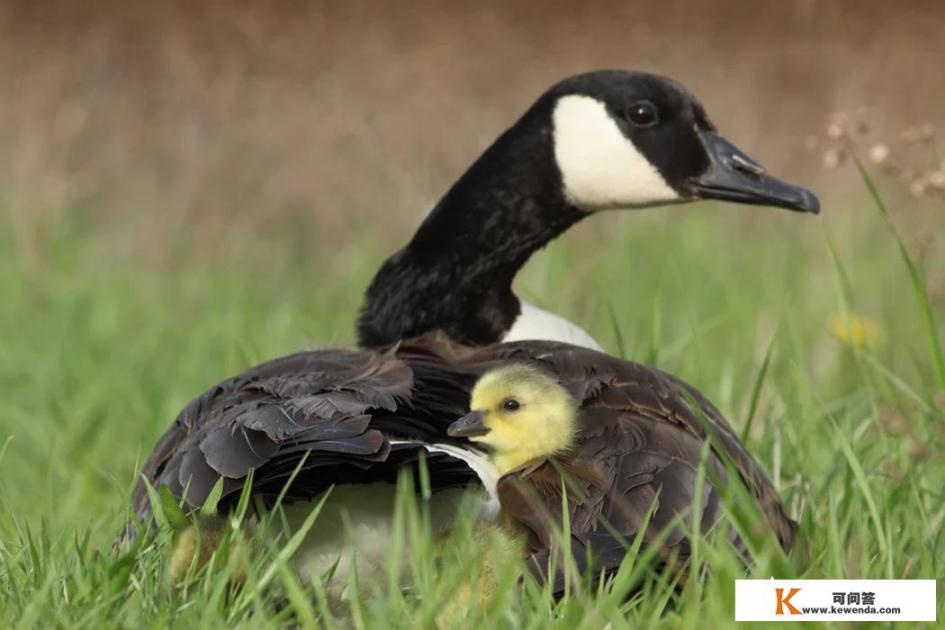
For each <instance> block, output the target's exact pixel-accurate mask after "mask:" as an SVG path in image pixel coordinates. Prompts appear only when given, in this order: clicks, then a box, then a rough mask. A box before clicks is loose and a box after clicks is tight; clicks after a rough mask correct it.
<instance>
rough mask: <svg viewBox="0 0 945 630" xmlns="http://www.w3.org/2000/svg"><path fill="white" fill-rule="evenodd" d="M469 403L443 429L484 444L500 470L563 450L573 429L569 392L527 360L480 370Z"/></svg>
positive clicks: (574, 408)
mask: <svg viewBox="0 0 945 630" xmlns="http://www.w3.org/2000/svg"><path fill="white" fill-rule="evenodd" d="M469 408H470V412H469V413H468V414H466V415H465V416H463V417H462V418H460V419H459V420H457V421H456V422H454V423H453V424H451V425H450V426H449V428H448V429H447V433H448V434H449V435H451V436H456V437H466V438H468V439H470V440H472V441H473V442H477V443H479V444H484V445H485V446H488V447H489V448H490V449H491V451H492V455H491V456H492V460H493V463H494V464H495V466H496V468H497V469H498V472H499V474H500V475H504V474H505V473H507V472H509V471H510V470H512V469H514V468H517V467H519V466H521V465H522V464H524V463H526V462H529V461H531V460H534V459H539V458H547V457H551V456H552V455H554V454H555V453H560V452H561V451H565V450H567V449H568V448H570V447H571V445H572V443H573V442H574V436H575V434H576V432H577V405H576V404H575V402H574V400H573V399H572V398H571V395H570V394H569V393H568V391H567V390H566V389H565V388H564V387H562V386H561V384H559V383H558V381H557V380H555V379H554V378H553V377H552V376H550V375H548V374H546V373H545V372H543V371H541V370H539V369H537V368H534V367H530V366H528V365H523V364H512V365H508V366H504V367H501V368H497V369H495V370H492V371H490V372H487V373H485V374H483V375H482V377H481V378H480V379H479V381H478V382H477V383H476V385H475V387H474V388H473V391H472V397H471V398H470V402H469Z"/></svg>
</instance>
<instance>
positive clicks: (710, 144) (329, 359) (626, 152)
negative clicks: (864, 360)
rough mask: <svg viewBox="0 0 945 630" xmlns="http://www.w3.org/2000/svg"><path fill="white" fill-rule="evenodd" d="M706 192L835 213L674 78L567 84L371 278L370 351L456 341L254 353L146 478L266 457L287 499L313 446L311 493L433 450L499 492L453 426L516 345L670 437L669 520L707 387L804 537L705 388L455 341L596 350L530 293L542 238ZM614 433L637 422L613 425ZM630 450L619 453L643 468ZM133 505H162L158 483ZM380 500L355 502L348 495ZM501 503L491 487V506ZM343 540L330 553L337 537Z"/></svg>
mask: <svg viewBox="0 0 945 630" xmlns="http://www.w3.org/2000/svg"><path fill="white" fill-rule="evenodd" d="M699 198H714V199H728V200H732V201H737V202H744V203H756V204H760V205H772V206H779V207H785V208H789V209H793V210H799V211H804V212H817V211H818V203H817V199H816V197H814V196H813V195H812V194H811V193H809V192H808V191H806V190H804V189H801V188H797V187H795V186H791V185H789V184H785V183H783V182H780V181H779V180H777V179H775V178H773V177H771V176H769V175H768V174H767V173H765V171H764V169H762V168H761V167H760V166H759V165H758V164H757V163H755V162H754V161H753V160H751V159H750V158H748V157H747V156H746V155H744V154H743V153H741V152H740V151H739V150H738V149H736V148H735V147H734V146H732V145H731V144H729V143H728V142H727V141H725V140H724V139H722V138H721V137H720V136H719V135H717V134H716V133H715V130H714V127H713V126H712V125H711V123H709V121H708V118H707V117H706V114H705V112H704V110H703V108H702V106H701V105H700V104H699V103H698V102H697V101H696V100H695V98H694V97H693V96H692V95H691V94H689V92H687V91H686V90H685V89H684V88H683V87H681V86H680V85H678V84H677V83H675V82H673V81H670V80H668V79H664V78H661V77H656V76H653V75H647V74H638V73H629V72H620V71H604V72H596V73H590V74H585V75H579V76H576V77H572V78H570V79H566V80H565V81H562V82H561V83H559V84H557V85H556V86H554V87H552V88H551V89H550V90H549V91H548V92H546V93H545V94H544V95H543V96H542V97H540V98H539V100H538V101H537V102H536V103H535V104H534V105H533V106H532V107H531V108H530V109H529V110H528V112H526V113H525V115H524V116H523V117H522V118H521V119H520V120H519V121H518V122H517V123H516V124H515V125H513V126H512V127H511V128H510V129H509V130H507V131H506V132H505V133H503V134H502V135H501V136H500V137H499V139H498V140H497V141H496V142H495V143H494V144H493V145H492V146H491V147H490V148H489V149H487V150H486V151H485V152H484V153H483V155H482V156H481V157H480V158H479V159H478V160H477V161H476V162H475V163H474V164H473V165H472V167H470V169H469V170H468V171H467V172H466V173H465V174H464V175H463V176H462V177H461V178H460V179H459V181H458V182H457V183H456V184H455V185H454V186H453V187H452V188H451V189H450V190H449V191H448V192H447V194H446V195H445V196H444V198H443V199H442V200H441V201H440V202H439V203H438V204H437V205H436V207H435V208H434V209H433V210H432V211H431V213H430V215H429V216H428V217H427V218H426V220H425V221H424V222H423V224H422V225H421V226H420V228H419V230H418V231H417V233H416V234H415V236H414V237H413V239H412V240H411V242H410V243H409V244H408V245H407V247H405V248H404V249H403V250H401V251H399V252H397V253H396V254H394V255H393V256H392V257H391V258H390V259H389V260H388V261H387V262H386V263H384V265H383V266H382V268H381V269H380V271H379V272H378V274H377V275H376V277H375V279H374V281H373V282H372V284H371V286H370V288H369V289H368V291H367V295H366V299H365V304H364V307H363V309H362V312H361V316H360V318H359V322H358V334H359V339H360V342H361V344H362V345H363V346H366V347H381V346H389V345H391V344H396V343H397V342H399V341H400V340H401V339H406V338H408V337H412V336H414V335H420V334H423V333H429V332H431V331H435V330H440V331H443V332H445V333H446V335H448V337H449V339H447V338H445V337H442V336H426V337H423V338H421V339H419V340H417V341H414V342H411V343H410V344H407V345H404V346H401V347H400V348H393V349H389V350H385V351H367V350H365V351H361V352H355V351H344V350H326V351H321V352H307V353H300V354H296V355H292V356H289V357H285V358H282V359H276V360H274V361H270V362H267V363H264V364H262V365H259V366H256V367H254V368H250V369H249V370H247V371H246V372H244V373H242V374H240V375H238V376H236V377H234V378H231V379H228V380H226V381H223V382H222V383H220V384H218V385H217V386H215V387H214V388H212V389H211V390H209V391H208V392H206V393H204V394H203V395H201V396H200V397H198V398H197V399H195V400H194V401H193V402H191V403H190V405H188V406H187V407H186V408H185V409H184V410H183V411H182V412H181V414H180V415H179V416H178V418H177V420H176V421H175V423H174V424H173V425H172V427H171V428H170V429H169V430H168V432H167V433H165V435H164V436H163V437H162V438H161V440H160V441H159V442H158V444H157V445H156V447H155V449H154V451H153V452H152V454H151V456H150V457H149V459H148V461H147V462H146V464H145V466H144V468H143V470H142V474H143V477H144V478H145V479H146V480H147V481H148V482H150V483H152V484H153V485H156V486H158V485H166V486H168V487H169V488H170V490H171V492H172V493H173V494H174V495H175V496H178V497H181V498H183V499H184V501H185V502H186V503H187V504H189V505H191V506H194V507H197V506H200V505H202V503H203V502H204V501H205V499H206V498H207V496H208V495H209V492H210V489H211V488H212V487H213V485H214V483H215V482H216V481H217V480H218V479H220V478H222V479H223V497H222V504H223V506H224V507H225V506H226V505H228V504H230V503H232V501H233V498H234V497H235V496H236V495H237V494H238V491H239V490H240V488H241V487H242V485H243V483H244V481H245V479H246V475H247V473H248V471H249V470H250V469H253V470H255V471H256V473H255V476H254V481H253V492H254V493H255V494H257V495H258V496H260V497H262V498H267V497H268V498H272V497H274V496H276V495H277V494H278V493H279V491H280V490H281V489H282V486H283V484H284V483H285V482H286V480H287V479H288V478H289V476H290V475H291V473H292V471H293V470H294V469H295V466H296V465H297V464H298V462H299V460H300V458H301V457H303V456H306V454H307V459H306V460H305V464H304V467H303V468H302V470H301V472H300V474H299V476H298V477H297V478H296V480H295V483H293V485H292V487H291V488H290V489H289V491H288V494H287V498H289V499H291V500H299V501H303V500H307V499H312V498H313V497H316V496H318V495H319V494H321V493H322V492H324V491H325V490H326V489H327V488H328V487H329V486H331V485H333V484H336V483H337V484H339V485H342V486H344V485H354V484H366V483H374V482H393V481H394V480H395V479H396V477H397V475H398V473H399V472H400V471H401V469H403V468H405V467H411V466H413V465H414V464H415V463H416V461H417V460H418V458H419V457H420V453H421V452H427V454H426V462H427V465H428V467H429V468H430V470H431V481H432V484H433V487H434V490H437V491H439V490H443V489H447V488H453V487H461V486H465V485H468V484H480V483H481V484H482V485H483V486H484V487H486V488H487V489H491V488H493V487H494V486H495V484H494V483H492V481H491V480H490V475H494V472H491V471H490V470H489V467H487V466H484V465H483V461H484V458H483V457H482V456H481V454H479V453H478V452H477V451H475V450H474V449H471V448H470V447H469V445H468V444H466V443H464V442H463V441H461V440H451V439H450V438H449V437H448V436H447V434H446V429H447V427H448V425H449V424H450V423H451V422H452V421H454V420H455V419H456V418H458V417H459V416H461V415H462V414H463V413H464V412H465V410H466V405H467V402H468V396H469V389H470V387H471V386H472V384H473V382H474V380H475V378H476V377H477V376H478V375H479V374H480V373H481V372H482V371H483V370H484V369H485V368H486V367H490V366H491V367H494V366H495V365H497V364H498V363H501V362H503V361H507V360H510V359H515V360H520V361H524V362H528V361H538V362H543V363H544V364H546V367H548V368H549V369H550V371H551V373H553V374H555V375H556V376H557V377H558V378H559V380H561V382H562V384H564V386H565V387H567V388H568V389H569V391H572V390H573V394H574V396H575V400H576V401H578V402H580V404H581V405H582V414H581V417H582V419H583V420H582V422H584V423H585V424H586V423H587V422H589V420H588V418H590V419H593V418H595V417H598V416H600V415H607V418H608V419H610V423H609V424H606V423H604V424H595V423H593V422H591V423H590V424H587V426H586V427H584V429H582V431H583V433H582V435H584V433H586V434H587V436H588V437H586V439H588V440H590V439H594V438H595V436H597V437H599V434H598V433H595V432H602V433H606V434H607V439H608V440H617V439H624V440H628V441H629V442H630V443H636V442H634V440H640V439H643V440H646V441H647V443H653V444H655V446H653V449H655V454H651V453H647V454H646V456H645V457H641V458H639V460H640V461H639V462H638V463H637V464H636V465H637V466H641V467H644V468H645V470H641V471H638V476H637V477H634V478H633V479H634V480H635V481H634V483H636V482H637V481H639V484H640V485H639V486H634V487H633V488H627V490H628V492H631V493H636V494H634V496H642V495H643V494H647V493H648V494H647V496H648V497H649V499H647V501H646V502H647V505H649V500H651V499H652V496H653V494H654V493H655V492H656V490H657V488H658V487H660V486H659V484H661V483H663V482H665V483H666V484H667V485H666V488H664V490H663V495H662V496H661V506H665V509H664V507H661V510H663V511H662V513H661V518H663V517H664V516H665V518H666V519H667V520H671V518H672V516H673V515H676V514H680V513H682V511H684V510H686V509H688V506H689V505H690V504H691V501H692V496H691V495H692V492H693V488H692V487H691V486H686V476H685V471H686V464H685V463H679V462H676V461H675V460H673V459H672V458H673V457H676V456H677V455H676V450H675V449H682V450H681V451H680V452H682V453H683V454H684V455H685V456H686V457H688V456H690V455H693V454H696V455H697V454H698V452H699V448H698V447H699V446H700V445H702V444H704V443H705V439H706V432H705V429H704V427H703V425H702V424H701V423H700V422H699V421H697V419H696V417H695V416H694V415H693V412H692V411H691V410H689V408H688V405H687V404H686V399H687V398H690V397H691V398H694V399H695V400H696V401H697V403H698V407H699V408H700V409H699V411H700V414H704V415H705V416H707V417H708V418H709V421H710V425H711V428H712V433H713V434H715V433H717V434H718V435H714V436H713V437H715V439H716V441H717V443H716V442H713V448H714V449H716V450H714V451H713V452H716V453H724V455H725V456H726V457H727V458H731V459H732V460H734V461H735V462H736V464H737V467H738V471H739V474H740V475H741V476H742V477H743V478H744V479H745V481H746V482H747V483H748V485H749V487H750V488H751V489H752V491H753V492H754V493H755V495H756V496H757V497H758V500H759V504H760V505H761V507H762V509H763V511H764V513H765V514H766V517H767V519H768V521H769V524H770V526H771V528H772V529H773V530H774V531H775V532H776V533H777V535H778V538H779V540H781V542H782V544H784V545H786V546H788V545H790V541H791V539H792V535H793V522H792V521H790V519H788V518H787V516H785V514H784V512H783V509H782V506H781V504H780V502H779V500H778V498H777V495H776V493H775V491H774V489H773V487H772V486H771V484H770V482H768V480H767V479H766V477H765V475H764V473H763V472H762V470H761V469H760V467H759V466H758V465H757V464H756V463H755V462H754V460H753V459H752V458H751V456H750V455H749V454H748V453H747V452H746V451H745V450H744V448H743V447H742V446H741V445H740V444H739V443H738V440H737V438H736V437H735V435H734V433H733V432H732V431H731V429H730V428H729V427H728V425H727V424H726V423H725V420H724V419H723V418H722V417H721V416H720V415H719V414H718V413H717V412H716V411H715V410H714V408H712V407H711V405H710V404H709V403H708V402H706V401H705V400H704V399H703V398H702V397H701V396H699V395H698V393H697V392H695V391H694V390H692V389H691V388H689V387H688V386H685V385H683V384H682V383H680V382H678V381H676V380H675V379H673V378H672V377H669V376H667V375H664V374H662V373H660V372H657V371H655V370H650V369H648V368H645V367H643V366H639V365H636V364H632V363H626V362H621V361H616V360H615V359H612V358H610V357H607V356H606V355H603V354H599V353H595V352H589V351H582V350H579V349H578V348H575V347H572V346H566V345H558V344H554V343H547V342H545V343H541V342H528V343H525V342H519V343H516V344H511V345H491V346H486V347H485V348H483V349H482V350H481V353H482V354H476V352H480V351H475V350H469V349H462V348H460V347H459V346H456V347H454V346H453V345H452V342H451V340H453V341H459V342H463V343H466V344H473V345H477V344H478V345H482V344H489V343H492V342H497V341H501V340H505V341H511V340H515V339H526V338H544V339H551V340H554V339H558V340H562V341H567V342H571V343H574V344H577V345H581V346H585V347H591V348H594V347H597V344H596V342H594V340H593V339H592V338H591V337H590V336H589V335H588V334H587V333H586V332H584V331H582V330H580V329H579V328H578V327H576V326H575V325H573V324H571V323H570V322H566V321H565V320H563V319H561V318H558V317H557V316H554V315H552V314H550V313H546V312H544V311H541V310H540V309H536V308H534V307H531V306H529V305H527V304H525V303H524V302H521V301H520V300H518V298H516V297H515V295H514V293H513V292H512V290H511V283H512V279H513V278H514V276H515V274H516V273H517V272H518V270H519V269H520V268H521V266H522V265H524V263H525V262H526V260H527V259H528V257H529V256H530V255H531V254H532V253H533V252H534V251H536V250H537V249H539V248H540V247H542V246H544V245H545V244H547V243H548V242H549V241H550V240H552V239H553V238H555V237H556V236H557V235H559V234H560V233H562V232H563V231H564V230H566V229H567V228H568V227H569V226H571V225H573V224H574V223H576V222H577V221H579V220H581V219H582V218H584V217H585V216H587V215H588V214H590V213H593V212H596V211H598V210H604V209H609V208H620V207H634V208H635V207H646V206H652V205H661V204H667V203H680V202H683V201H688V200H693V199H699ZM608 366H609V367H608ZM589 405H590V407H588V406H589ZM588 408H589V409H590V411H588ZM634 414H635V415H634ZM624 416H627V417H629V418H637V422H638V423H640V424H641V425H645V426H644V427H643V428H641V427H637V426H636V425H635V424H634V422H631V421H629V420H627V421H624V420H623V419H622V418H623V417H624ZM615 417H619V418H620V420H619V421H615V420H614V418H615ZM647 419H649V420H647ZM602 422H603V421H602ZM647 422H649V423H650V424H647ZM628 423H629V424H628ZM651 425H652V426H651ZM582 426H583V425H582ZM627 427H629V428H627ZM614 430H617V431H618V432H620V431H624V430H626V431H627V432H628V433H627V435H626V436H623V435H622V434H619V435H610V433H612V432H613V431H614ZM581 439H585V438H581ZM660 448H662V449H664V450H663V451H660V450H659V449H660ZM686 449H689V450H686ZM661 457H662V459H660V458H661ZM622 461H623V460H621V462H620V463H619V465H621V466H624V465H627V466H630V465H631V464H629V463H628V464H624V463H622ZM683 461H684V462H690V463H691V461H695V460H691V459H684V460H683ZM602 465H617V463H615V462H613V461H610V463H606V462H604V463H602ZM661 466H662V468H661ZM677 469H678V470H677ZM647 470H648V471H650V472H646V471H647ZM664 471H668V472H665V474H663V473H664ZM480 480H482V481H480ZM673 484H675V485H673ZM667 493H668V494H667ZM707 496H708V498H707V499H706V500H707V501H708V500H710V499H711V500H712V501H714V503H710V504H708V505H707V509H706V510H705V514H706V515H707V516H706V518H710V516H711V515H715V517H717V516H718V495H717V494H716V493H713V492H711V491H710V492H709V494H708V495H707ZM641 501H642V499H641ZM133 502H134V506H135V510H136V513H137V514H138V515H139V516H140V517H141V518H146V517H147V516H148V513H149V505H148V501H147V494H146V492H145V488H144V486H143V484H139V486H138V488H137V489H136V491H135V495H134V498H133ZM363 503H364V502H363V501H358V500H357V499H354V500H353V504H352V506H351V507H352V509H356V508H357V507H364V506H363ZM496 505H497V501H496V497H495V496H492V497H491V498H490V500H489V501H488V502H487V506H491V508H495V507H496ZM520 505H524V503H520ZM300 509H303V510H304V509H305V507H304V505H302V507H301V508H300ZM644 512H645V510H644ZM641 514H642V513H641ZM521 518H522V519H527V515H525V514H522V515H521ZM710 520H711V518H710ZM526 522H527V520H526ZM628 522H633V521H632V516H630V517H628ZM659 522H660V521H654V523H655V524H658V523H659ZM713 522H714V521H713ZM536 527H537V526H536ZM316 538H317V537H316ZM326 540H327V541H328V542H327V543H326V544H328V546H329V549H328V551H329V552H330V551H331V546H332V544H333V540H332V539H331V538H330V537H329V538H327V539H326ZM682 542H683V539H682V538H680V539H678V540H673V539H671V540H669V541H668V544H669V545H671V546H672V545H680V544H682ZM319 554H321V555H322V556H324V555H325V549H324V546H323V547H322V548H321V549H315V550H313V552H312V553H311V554H309V557H316V558H317V557H319ZM315 566H316V567H318V566H321V564H320V563H319V562H318V561H316V562H315Z"/></svg>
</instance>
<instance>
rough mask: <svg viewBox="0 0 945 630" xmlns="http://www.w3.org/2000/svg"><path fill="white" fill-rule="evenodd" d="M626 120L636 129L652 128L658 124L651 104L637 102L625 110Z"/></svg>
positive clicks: (657, 118) (654, 107) (657, 117)
mask: <svg viewBox="0 0 945 630" xmlns="http://www.w3.org/2000/svg"><path fill="white" fill-rule="evenodd" d="M627 120H629V121H630V122H631V123H632V124H633V125H634V126H636V127H652V126H653V125H655V124H656V123H658V122H659V116H657V114H656V106H655V105H653V103H651V102H649V101H638V102H636V103H634V104H633V105H631V106H630V107H629V108H628V109H627Z"/></svg>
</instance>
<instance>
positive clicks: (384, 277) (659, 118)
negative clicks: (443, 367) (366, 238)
mask: <svg viewBox="0 0 945 630" xmlns="http://www.w3.org/2000/svg"><path fill="white" fill-rule="evenodd" d="M698 199H721V200H727V201H735V202H738V203H749V204H755V205H760V206H778V207H782V208H788V209H791V210H798V211H802V212H811V213H817V212H818V211H819V203H818V201H817V198H816V197H815V196H814V195H813V194H812V193H810V192H809V191H807V190H804V189H803V188H799V187H796V186H792V185H790V184H786V183H784V182H781V181H779V180H777V179H775V178H774V177H772V176H770V175H769V174H767V173H766V172H765V170H764V169H763V168H762V167H761V166H760V165H759V164H758V163H757V162H755V161H754V160H752V159H751V158H750V157H748V156H747V155H745V153H743V152H742V151H740V150H739V149H738V148H736V147H735V146H733V145H732V144H731V143H729V142H728V141H727V140H725V139H724V138H723V137H722V136H720V135H718V133H716V130H715V127H714V126H713V125H712V123H711V122H710V121H709V118H708V116H707V115H706V112H705V110H704V109H703V107H702V105H701V104H700V103H699V102H698V100H696V98H695V97H694V96H693V95H692V94H691V93H689V91H687V90H686V89H685V88H684V87H683V86H681V85H679V84H678V83H676V82H675V81H672V80H670V79H666V78H663V77H658V76H654V75H651V74H643V73H636V72H625V71H618V70H610V71H600V72H591V73H588V74H581V75H577V76H573V77H571V78H568V79H565V80H563V81H561V82H560V83H558V84H557V85H554V86H553V87H551V88H550V89H549V90H548V91H547V92H545V93H544V94H543V95H542V96H541V97H540V98H539V99H538V100H537V101H536V102H535V103H534V104H533V105H532V106H531V107H530V108H529V109H528V111H526V112H525V114H524V115H523V116H522V117H521V118H520V119H519V120H518V121H517V122H516V123H515V124H514V125H512V126H511V127H510V128H509V129H508V130H506V131H505V132H504V133H502V134H501V135H500V136H499V138H498V139H497V140H496V141H495V142H494V143H493V144H492V146H490V147H489V148H487V149H486V150H485V151H484V152H483V153H482V155H481V156H480V157H479V159H477V160H476V161H475V162H474V163H473V164H472V166H470V167H469V169H468V170H467V171H466V173H465V174H463V175H462V177H460V178H459V180H458V181H457V182H456V183H455V184H454V185H453V186H452V188H450V189H449V191H448V192H447V193H446V194H445V195H444V196H443V198H442V199H441V200H440V201H439V202H438V203H437V204H436V205H435V207H434V208H433V210H432V211H431V212H430V214H429V215H428V216H427V217H426V219H425V220H424V221H423V223H422V225H421V226H420V228H419V229H418V230H417V232H416V233H415V234H414V236H413V238H412V239H411V240H410V242H409V243H408V244H407V246H406V247H404V248H403V249H401V250H400V251H398V252H396V253H395V254H394V255H393V256H391V257H390V258H389V259H388V260H387V261H386V262H385V263H384V264H383V266H382V267H381V268H380V270H379V271H378V273H377V275H376V276H375V277H374V280H373V282H372V283H371V285H370V287H369V288H368V290H367V294H366V297H365V301H364V305H363V307H362V310H361V315H360V318H359V320H358V338H359V340H360V344H361V346H362V347H380V346H384V345H388V344H392V343H396V342H397V341H399V340H401V339H406V338H409V337H413V336H416V335H420V334H423V333H425V332H429V331H432V330H436V329H440V330H443V331H444V332H446V333H447V334H448V335H449V336H450V337H451V338H452V339H454V340H456V341H459V342H461V343H467V344H473V345H481V344H487V343H494V342H497V341H515V340H520V339H553V340H557V341H564V342H567V343H573V344H577V345H582V346H585V347H590V348H595V349H599V345H598V344H597V342H596V341H594V339H593V338H592V337H591V336H590V335H589V334H588V333H587V332H585V331H584V330H582V329H581V328H579V327H578V326H576V325H575V324H572V323H570V322H568V321H566V320H564V319H562V318H560V317H558V316H556V315H553V314H551V313H548V312H546V311H543V310H541V309H538V308H536V307H534V306H532V305H530V304H528V303H527V302H524V301H522V300H520V299H519V298H517V297H516V296H515V294H514V292H513V291H512V280H513V279H514V277H515V275H516V274H517V273H518V271H519V269H521V267H522V266H523V265H524V264H525V262H526V261H527V260H528V258H529V257H530V256H531V255H532V254H533V253H534V252H535V251H537V250H539V249H541V248H542V247H544V246H545V245H547V244H548V243H549V242H550V241H552V240H553V239H554V238H555V237H557V236H558V235H560V234H561V233H562V232H564V231H565V230H567V229H568V228H569V227H571V226H572V225H574V224H575V223H577V222H578V221H581V220H582V219H584V218H585V217H587V216H589V215H591V214H594V213H596V212H598V211H600V210H607V209H615V208H644V207H650V206H658V205H665V204H674V203H681V202H686V201H692V200H698Z"/></svg>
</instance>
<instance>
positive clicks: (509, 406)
mask: <svg viewBox="0 0 945 630" xmlns="http://www.w3.org/2000/svg"><path fill="white" fill-rule="evenodd" d="M521 406H522V405H521V404H520V403H519V402H518V401H517V400H515V399H514V398H506V399H505V400H503V401H502V409H503V410H505V411H518V409H519V407H521Z"/></svg>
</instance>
